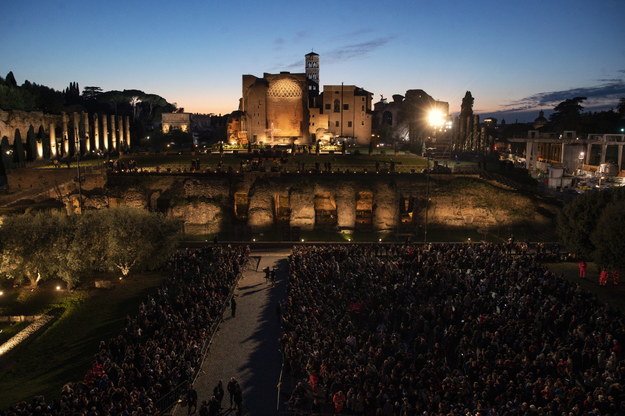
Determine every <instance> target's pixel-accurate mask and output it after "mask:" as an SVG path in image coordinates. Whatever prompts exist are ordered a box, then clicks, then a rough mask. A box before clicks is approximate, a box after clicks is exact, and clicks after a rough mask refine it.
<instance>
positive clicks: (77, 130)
mask: <svg viewBox="0 0 625 416" xmlns="http://www.w3.org/2000/svg"><path fill="white" fill-rule="evenodd" d="M79 126H80V114H78V113H77V112H74V114H73V117H72V131H73V132H74V138H73V140H74V154H73V156H76V155H77V154H80V152H81V150H82V149H81V146H80V127H79Z"/></svg>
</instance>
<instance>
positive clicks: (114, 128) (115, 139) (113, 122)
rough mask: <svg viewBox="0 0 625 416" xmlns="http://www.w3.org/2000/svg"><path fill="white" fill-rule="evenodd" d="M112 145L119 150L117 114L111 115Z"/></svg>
mask: <svg viewBox="0 0 625 416" xmlns="http://www.w3.org/2000/svg"><path fill="white" fill-rule="evenodd" d="M111 146H112V147H113V150H117V127H115V115H111Z"/></svg>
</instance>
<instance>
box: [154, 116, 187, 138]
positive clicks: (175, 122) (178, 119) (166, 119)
mask: <svg viewBox="0 0 625 416" xmlns="http://www.w3.org/2000/svg"><path fill="white" fill-rule="evenodd" d="M161 126H162V129H163V133H165V134H167V133H169V132H170V131H172V130H180V131H183V132H185V133H188V132H190V131H191V114H190V113H163V114H162V124H161Z"/></svg>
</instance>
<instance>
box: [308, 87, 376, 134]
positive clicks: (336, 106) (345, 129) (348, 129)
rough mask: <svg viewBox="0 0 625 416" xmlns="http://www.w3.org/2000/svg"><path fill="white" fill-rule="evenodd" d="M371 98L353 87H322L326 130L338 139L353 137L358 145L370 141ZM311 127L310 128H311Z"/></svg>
mask: <svg viewBox="0 0 625 416" xmlns="http://www.w3.org/2000/svg"><path fill="white" fill-rule="evenodd" d="M371 96H372V94H371V93H370V92H368V91H365V90H364V89H362V88H359V87H356V86H355V85H324V86H323V94H322V103H323V108H322V112H323V114H324V115H326V116H327V119H328V121H327V122H328V125H327V130H328V131H329V132H330V133H331V134H332V135H333V136H338V137H353V138H354V139H355V140H356V143H358V144H359V145H368V144H369V141H370V140H371V121H372V118H371V111H370V110H371ZM311 127H312V126H311Z"/></svg>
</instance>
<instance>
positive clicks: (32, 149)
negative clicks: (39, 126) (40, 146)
mask: <svg viewBox="0 0 625 416" xmlns="http://www.w3.org/2000/svg"><path fill="white" fill-rule="evenodd" d="M24 147H25V150H26V161H27V162H32V161H33V160H35V158H36V155H37V143H36V140H35V128H34V127H33V125H32V124H31V125H30V126H29V127H28V132H27V133H26V146H24Z"/></svg>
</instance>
